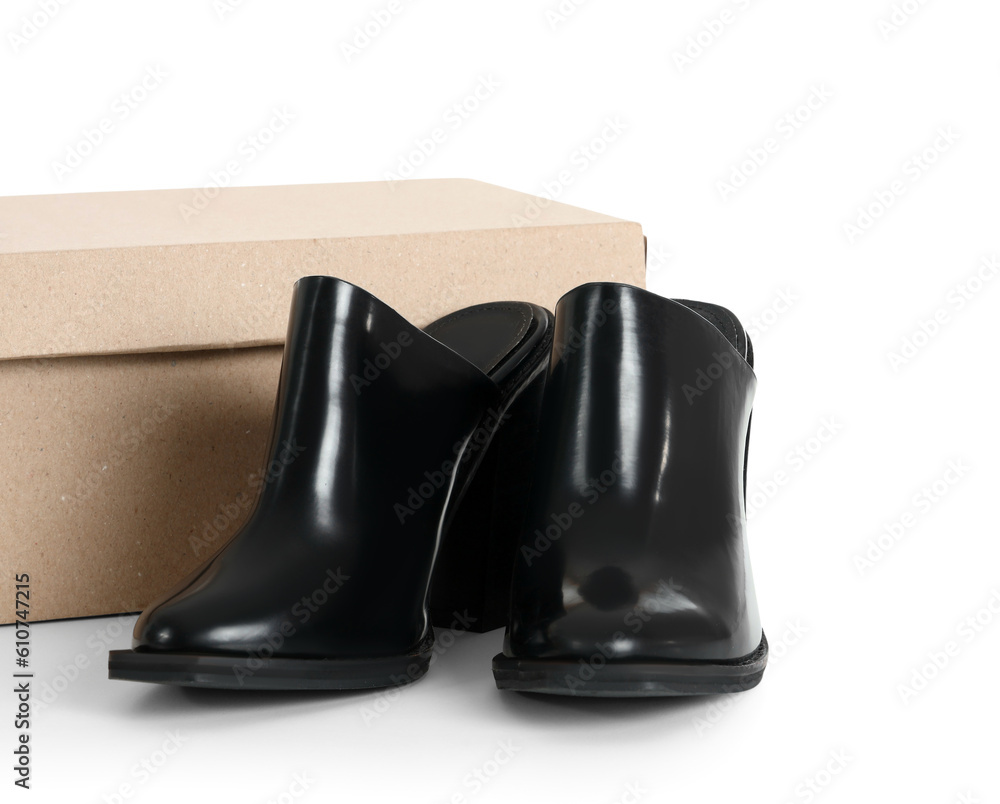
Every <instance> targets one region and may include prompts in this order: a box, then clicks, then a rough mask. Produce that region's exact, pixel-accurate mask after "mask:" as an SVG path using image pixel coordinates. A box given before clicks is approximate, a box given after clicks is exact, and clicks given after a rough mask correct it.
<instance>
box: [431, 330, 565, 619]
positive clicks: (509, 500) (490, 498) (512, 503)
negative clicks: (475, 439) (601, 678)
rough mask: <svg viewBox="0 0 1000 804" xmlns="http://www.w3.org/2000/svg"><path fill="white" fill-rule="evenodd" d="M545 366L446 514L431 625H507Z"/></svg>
mask: <svg viewBox="0 0 1000 804" xmlns="http://www.w3.org/2000/svg"><path fill="white" fill-rule="evenodd" d="M546 348H547V345H546ZM546 368H547V361H543V363H542V364H541V365H540V366H538V367H537V368H536V370H535V373H534V376H532V377H531V378H530V379H529V380H528V382H527V384H526V385H524V387H523V389H522V390H521V391H520V393H519V394H518V395H517V396H516V397H515V398H514V399H513V400H512V401H511V403H510V404H509V406H508V407H507V409H506V410H505V411H504V412H503V413H502V414H501V418H502V422H501V423H500V425H499V426H498V427H497V428H496V430H495V433H494V434H493V438H492V440H491V441H490V442H489V445H488V446H487V447H486V450H485V453H484V454H483V456H482V462H481V463H480V465H479V466H478V468H477V469H476V471H475V474H474V476H473V478H472V480H471V482H470V483H469V485H468V487H467V488H466V489H465V492H464V494H463V495H462V497H461V498H460V500H459V501H458V504H457V505H456V506H455V509H454V511H453V512H452V514H451V517H450V520H449V521H446V524H445V530H444V533H443V534H442V540H441V545H440V548H439V551H438V557H437V561H436V563H435V570H434V578H433V581H432V582H431V592H430V612H431V622H432V623H433V624H434V626H436V627H437V628H452V629H458V630H465V631H475V632H478V633H482V632H485V631H492V630H493V629H494V628H501V627H503V626H505V625H506V624H507V617H508V612H509V609H510V578H511V573H512V571H513V567H514V558H515V554H516V552H517V540H518V537H519V534H520V528H521V525H522V524H523V521H524V514H525V508H526V506H527V497H528V492H529V490H530V486H531V472H530V471H529V470H530V467H531V462H532V459H533V457H534V450H535V445H536V441H537V438H538V423H539V418H540V416H541V406H542V391H543V389H544V387H545V374H546V371H545V369H546Z"/></svg>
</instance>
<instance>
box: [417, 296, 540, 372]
mask: <svg viewBox="0 0 1000 804" xmlns="http://www.w3.org/2000/svg"><path fill="white" fill-rule="evenodd" d="M542 315H547V313H546V312H545V311H544V310H542V309H541V308H539V307H536V306H535V305H533V304H528V303H527V302H492V303H489V304H477V305H475V306H474V307H466V308H465V309H463V310H458V311H457V312H454V313H451V314H450V315H446V316H445V317H444V318H440V319H438V320H437V321H435V322H434V323H433V324H430V325H429V326H427V327H425V328H424V331H425V332H426V333H427V334H428V335H430V336H432V337H434V338H436V339H437V340H439V341H440V342H441V343H443V344H444V345H445V346H447V347H448V348H449V349H451V350H452V351H454V352H457V353H458V354H460V355H462V357H464V358H465V359H466V360H468V361H469V362H470V363H472V364H473V365H475V366H478V367H479V368H480V369H481V370H482V371H483V372H485V373H486V374H488V375H490V377H492V378H493V379H494V380H496V381H498V382H499V381H500V380H501V379H503V377H504V376H505V375H506V373H507V371H506V370H507V369H512V368H513V367H514V366H516V364H517V362H518V360H516V359H514V358H515V356H516V355H518V354H519V353H520V352H521V351H522V349H523V348H524V346H525V345H526V344H528V342H530V341H531V340H532V337H531V336H532V335H534V334H535V333H536V332H537V330H538V327H539V322H540V318H541V316H542Z"/></svg>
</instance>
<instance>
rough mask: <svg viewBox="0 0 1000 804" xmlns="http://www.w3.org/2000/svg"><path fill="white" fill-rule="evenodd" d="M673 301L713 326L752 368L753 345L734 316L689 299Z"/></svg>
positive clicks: (712, 305) (717, 306) (727, 311)
mask: <svg viewBox="0 0 1000 804" xmlns="http://www.w3.org/2000/svg"><path fill="white" fill-rule="evenodd" d="M673 301H675V302H677V304H683V305H684V306H685V307H687V308H688V309H689V310H694V312H696V313H697V314H698V315H700V316H701V317H702V318H704V319H705V320H706V321H708V322H709V323H710V324H712V325H714V326H715V328H716V329H717V330H719V332H721V333H722V334H723V335H725V336H726V340H727V341H729V342H730V343H731V344H732V345H733V348H734V349H735V350H736V351H737V352H739V353H740V354H741V355H743V358H744V359H745V360H746V361H747V363H748V364H749V365H750V368H753V344H751V343H750V338H749V337H748V336H747V333H746V330H745V329H744V328H743V325H742V324H741V323H740V320H739V319H738V318H737V317H736V316H735V315H733V314H732V313H731V312H729V310H727V309H726V308H725V307H721V306H719V305H718V304H709V303H708V302H697V301H690V300H689V299H673Z"/></svg>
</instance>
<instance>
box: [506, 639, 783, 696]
mask: <svg viewBox="0 0 1000 804" xmlns="http://www.w3.org/2000/svg"><path fill="white" fill-rule="evenodd" d="M766 665H767V638H766V637H765V636H764V635H763V634H761V638H760V645H758V646H757V649H756V650H755V651H754V652H753V653H751V654H749V655H748V656H744V657H743V658H741V659H734V660H732V661H730V662H702V661H698V662H694V661H692V662H680V661H678V662H666V661H663V662H653V661H646V662H613V661H604V662H601V663H596V662H593V661H589V662H588V661H587V660H584V659H577V660H572V659H512V658H510V657H509V656H504V655H503V654H502V653H501V654H499V655H498V656H496V657H495V658H494V659H493V677H494V678H495V679H496V684H497V689H501V690H514V691H515V692H542V693H548V694H551V695H579V696H585V697H592V698H653V697H662V696H674V695H715V694H719V693H729V692H743V691H744V690H749V689H752V688H753V687H756V686H757V685H758V684H759V683H760V680H761V678H762V677H763V675H764V667H765V666H766Z"/></svg>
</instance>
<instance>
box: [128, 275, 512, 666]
mask: <svg viewBox="0 0 1000 804" xmlns="http://www.w3.org/2000/svg"><path fill="white" fill-rule="evenodd" d="M499 398H500V392H499V389H498V388H497V386H496V385H495V383H493V382H492V381H491V380H490V378H489V377H488V376H487V375H486V374H484V373H483V372H482V371H480V370H479V369H478V368H477V367H476V366H474V365H473V364H472V363H470V362H468V361H467V360H465V359H464V358H462V357H460V356H459V355H458V354H456V353H455V352H454V351H453V350H451V349H449V348H448V347H446V346H444V345H443V344H441V343H440V342H438V341H437V340H435V339H434V338H432V337H430V336H429V335H427V334H426V333H424V332H423V331H421V330H420V329H419V328H417V327H414V326H413V325H412V324H410V323H408V322H407V321H406V320H405V319H403V318H402V317H401V316H400V315H399V314H398V313H396V312H395V311H393V310H392V309H391V308H390V307H388V306H387V305H385V304H384V303H382V302H380V301H379V300H377V299H376V298H375V297H374V296H372V295H371V294H369V293H367V292H366V291H364V290H362V289H360V288H357V287H355V286H353V285H351V284H349V283H347V282H343V281H341V280H338V279H334V278H332V277H306V278H304V279H301V280H300V281H299V282H298V283H297V284H296V289H295V295H294V300H293V304H292V312H291V318H290V320H289V327H288V337H287V340H286V343H285V352H284V359H283V363H282V372H281V379H280V383H279V389H278V398H277V404H276V410H275V420H274V429H273V433H272V437H271V443H270V446H269V448H268V461H269V465H270V466H276V467H280V468H279V469H277V470H275V471H273V472H271V478H272V479H271V480H270V481H269V482H268V483H267V484H266V485H265V486H264V488H263V490H262V491H261V494H260V497H259V499H258V502H257V506H256V508H255V510H254V511H253V513H252V514H251V516H250V519H249V520H248V522H247V524H246V525H245V526H244V527H243V528H242V529H241V530H240V532H239V533H238V534H237V535H236V536H235V537H234V538H233V540H232V541H231V542H230V543H229V544H228V545H227V546H226V547H225V548H223V549H222V550H221V551H220V552H219V553H218V554H217V555H216V556H215V557H214V558H212V559H211V560H210V561H208V562H207V563H206V564H205V565H203V566H202V567H200V568H199V569H198V570H197V571H196V572H195V573H194V574H193V575H192V576H191V577H189V578H188V579H186V580H185V581H183V582H182V583H181V584H179V585H178V586H177V587H176V588H175V589H173V590H172V591H170V592H169V593H168V594H167V595H165V596H164V597H163V598H161V599H160V600H159V601H157V602H156V603H155V604H153V605H152V606H150V607H149V608H147V610H146V611H145V612H143V614H142V616H141V617H140V619H139V621H138V622H137V623H136V627H135V631H134V646H135V647H136V648H137V649H139V650H143V651H173V652H190V653H208V654H217V653H237V654H243V655H246V654H247V653H248V652H249V653H252V654H253V653H254V652H257V651H261V650H262V649H263V650H267V649H268V646H270V650H272V651H273V652H275V653H277V654H279V655H282V656H289V657H351V656H385V655H398V654H405V653H406V652H407V651H409V650H410V649H412V648H414V646H416V645H417V644H418V643H420V642H421V640H422V639H423V638H424V637H425V636H426V635H427V634H428V633H429V629H430V625H429V622H428V619H427V610H426V605H425V599H426V595H427V589H428V584H429V577H430V571H431V564H432V562H433V556H434V550H435V545H436V543H437V540H438V538H439V527H440V521H441V515H442V511H443V509H444V507H445V505H446V503H447V500H448V495H449V489H450V484H448V485H445V486H444V487H443V488H442V489H440V490H436V491H435V493H433V494H431V495H430V496H429V497H428V498H427V499H423V498H421V502H420V505H419V506H417V507H416V508H415V510H413V512H412V513H411V514H409V515H406V516H405V517H403V518H402V519H401V518H400V516H399V515H398V509H397V508H396V507H395V505H396V504H397V503H405V502H406V500H407V495H408V489H410V488H412V487H413V486H414V485H415V484H416V485H419V484H420V482H421V481H422V480H423V478H424V473H425V472H433V471H436V470H437V469H438V468H439V467H442V466H445V465H450V463H449V461H451V462H454V461H455V457H456V456H455V454H454V452H453V449H454V445H455V444H456V443H459V444H462V443H465V442H466V441H467V440H468V439H469V437H470V435H471V433H472V432H473V430H474V428H475V427H476V425H477V423H478V422H479V421H480V419H481V417H482V415H483V412H484V411H485V410H486V409H487V408H489V407H490V406H491V405H497V404H498V403H499ZM449 475H450V476H452V477H453V473H450V472H449Z"/></svg>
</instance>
